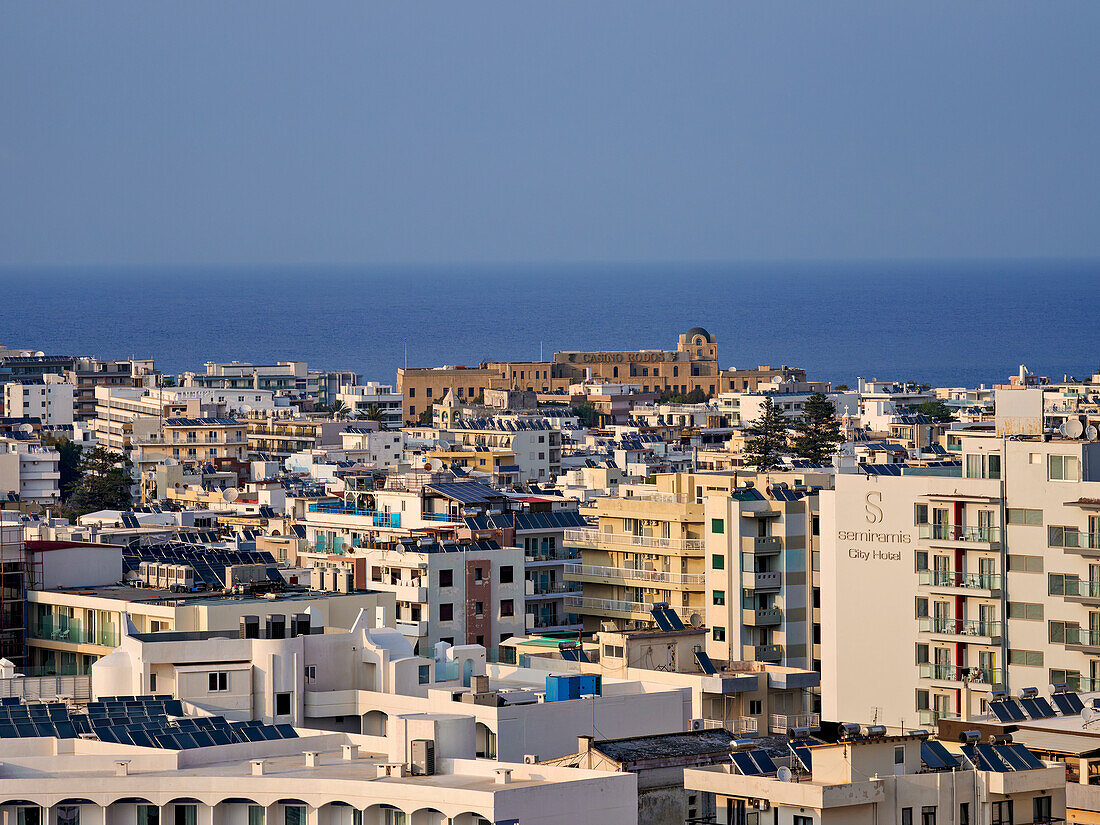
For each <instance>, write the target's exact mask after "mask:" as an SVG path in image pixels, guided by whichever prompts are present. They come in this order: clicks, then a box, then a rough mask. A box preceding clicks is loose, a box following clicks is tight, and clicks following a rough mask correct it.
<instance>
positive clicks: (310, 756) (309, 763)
mask: <svg viewBox="0 0 1100 825" xmlns="http://www.w3.org/2000/svg"><path fill="white" fill-rule="evenodd" d="M305 754H306V767H307V768H316V767H317V751H306V752H305Z"/></svg>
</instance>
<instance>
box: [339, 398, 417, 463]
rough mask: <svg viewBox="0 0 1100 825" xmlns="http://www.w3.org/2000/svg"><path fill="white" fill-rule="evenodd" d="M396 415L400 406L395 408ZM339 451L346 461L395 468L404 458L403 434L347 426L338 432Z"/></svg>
mask: <svg viewBox="0 0 1100 825" xmlns="http://www.w3.org/2000/svg"><path fill="white" fill-rule="evenodd" d="M397 411H398V415H399V416H400V414H401V407H400V406H399V407H398V408H397ZM340 440H341V451H342V453H343V456H344V458H345V459H347V460H348V461H357V462H359V463H361V464H366V465H367V466H370V467H376V468H378V469H383V468H387V469H388V468H396V467H398V466H400V465H401V464H402V463H403V462H404V460H405V434H404V433H403V432H401V431H400V430H373V429H369V428H367V427H348V428H347V429H346V430H344V431H343V432H342V433H340Z"/></svg>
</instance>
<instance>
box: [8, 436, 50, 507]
mask: <svg viewBox="0 0 1100 825" xmlns="http://www.w3.org/2000/svg"><path fill="white" fill-rule="evenodd" d="M60 483H61V456H60V454H59V453H58V452H57V450H52V449H50V448H48V447H43V446H42V445H41V444H38V443H36V442H33V441H29V440H24V439H20V438H15V437H11V438H2V437H0V494H2V495H3V496H4V497H5V498H7V494H8V493H14V494H16V495H18V496H19V500H20V501H26V502H33V503H35V504H43V505H50V504H57V503H58V502H59V501H60V500H61V491H60V488H59V484H60Z"/></svg>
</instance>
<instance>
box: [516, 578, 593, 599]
mask: <svg viewBox="0 0 1100 825" xmlns="http://www.w3.org/2000/svg"><path fill="white" fill-rule="evenodd" d="M529 584H530V585H531V589H530V591H529V592H528V594H527V595H528V596H554V595H557V594H559V593H580V592H581V591H580V588H579V587H577V584H576V583H575V582H540V581H531V582H529Z"/></svg>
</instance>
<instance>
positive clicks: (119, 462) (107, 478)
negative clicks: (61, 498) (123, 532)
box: [66, 447, 134, 516]
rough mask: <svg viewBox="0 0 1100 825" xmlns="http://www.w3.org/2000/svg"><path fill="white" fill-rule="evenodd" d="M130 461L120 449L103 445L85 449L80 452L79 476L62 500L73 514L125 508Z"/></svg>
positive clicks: (129, 497) (129, 498)
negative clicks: (69, 492)
mask: <svg viewBox="0 0 1100 825" xmlns="http://www.w3.org/2000/svg"><path fill="white" fill-rule="evenodd" d="M133 466H134V465H133V463H132V462H131V461H130V459H128V458H127V457H126V456H124V455H123V454H122V453H113V452H111V451H110V450H108V449H105V448H104V447H96V448H95V449H93V450H87V451H84V452H83V453H82V455H81V456H80V465H79V472H80V480H79V481H78V482H77V484H76V486H75V487H74V488H73V492H72V495H71V496H70V497H69V499H68V501H67V502H66V504H67V506H68V509H69V511H70V512H71V513H72V515H73V516H82V515H84V514H85V513H92V512H95V511H96V510H129V509H130V507H131V506H132V504H133V496H132V495H131V492H130V486H131V485H132V484H133V483H134V480H133V479H132V478H131V477H130V470H131V469H132V468H133Z"/></svg>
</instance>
